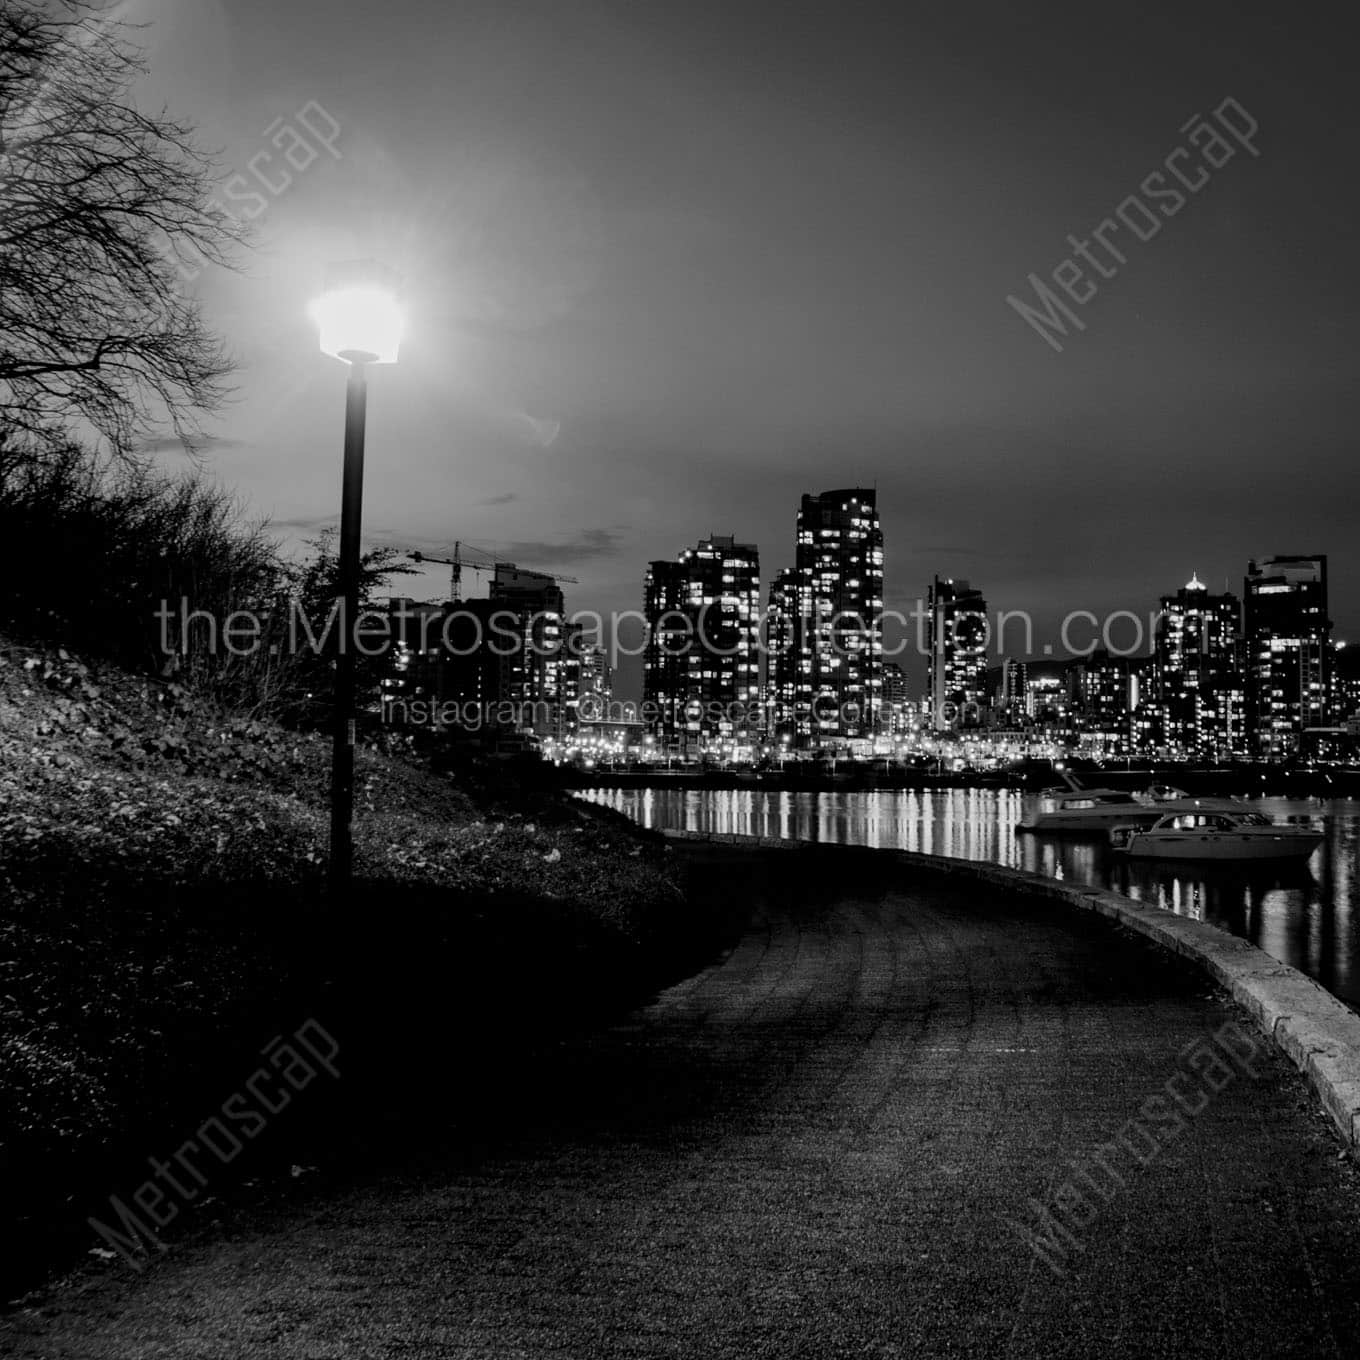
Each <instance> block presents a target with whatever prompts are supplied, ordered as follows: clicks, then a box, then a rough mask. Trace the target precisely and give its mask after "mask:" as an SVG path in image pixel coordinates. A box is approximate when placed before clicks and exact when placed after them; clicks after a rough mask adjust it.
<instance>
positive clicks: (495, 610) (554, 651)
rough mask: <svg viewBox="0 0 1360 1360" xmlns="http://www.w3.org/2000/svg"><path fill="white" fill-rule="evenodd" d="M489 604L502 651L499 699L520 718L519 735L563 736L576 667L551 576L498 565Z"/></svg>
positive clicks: (573, 693)
mask: <svg viewBox="0 0 1360 1360" xmlns="http://www.w3.org/2000/svg"><path fill="white" fill-rule="evenodd" d="M490 604H491V613H492V621H493V624H494V627H495V630H496V634H495V637H493V639H492V642H493V644H494V646H495V647H496V648H497V649H498V650H500V651H501V661H502V667H501V679H500V687H501V698H502V700H506V701H508V702H509V703H510V704H511V705H512V706H513V708H514V710H515V711H516V712H518V713H520V714H522V715H523V716H522V717H521V718H519V719H518V720H517V721H516V724H515V725H516V726H517V727H519V728H520V730H522V731H527V732H533V733H534V734H535V735H536V736H540V737H548V736H552V737H556V736H560V735H561V726H562V712H563V705H564V701H565V700H566V699H567V698H568V697H571V698H575V696H576V695H577V694H578V693H579V684H578V685H573V684H572V683H571V674H569V670H570V672H571V673H574V674H575V675H576V676H578V677H579V667H578V666H575V665H572V666H570V667H569V666H568V663H569V662H571V661H572V660H573V658H571V657H570V655H569V653H568V651H567V649H566V648H565V647H564V645H563V643H564V639H565V629H564V614H565V605H564V602H563V599H562V587H561V586H559V585H558V584H557V581H556V579H555V578H554V577H552V576H548V575H545V574H543V573H542V572H537V571H524V570H521V569H520V568H518V567H516V566H515V564H514V563H513V562H498V563H497V564H496V569H495V572H494V574H493V575H492V578H491V590H490Z"/></svg>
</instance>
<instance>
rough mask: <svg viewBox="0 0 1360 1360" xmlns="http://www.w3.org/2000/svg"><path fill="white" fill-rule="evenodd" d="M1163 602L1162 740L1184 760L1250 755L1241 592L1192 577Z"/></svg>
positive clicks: (1158, 696) (1155, 680)
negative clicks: (1210, 586)
mask: <svg viewBox="0 0 1360 1360" xmlns="http://www.w3.org/2000/svg"><path fill="white" fill-rule="evenodd" d="M1161 605H1162V608H1161V613H1160V614H1159V616H1158V619H1157V633H1156V640H1155V645H1154V653H1153V655H1154V658H1155V659H1154V662H1153V674H1152V686H1153V694H1152V696H1151V701H1152V703H1153V705H1154V706H1155V708H1156V720H1155V725H1154V729H1153V730H1154V731H1155V734H1156V736H1155V741H1156V744H1157V745H1158V746H1160V747H1161V748H1162V750H1163V752H1164V754H1166V755H1169V756H1171V757H1173V758H1177V759H1189V760H1227V759H1230V758H1232V757H1233V756H1240V755H1245V754H1246V704H1245V692H1244V682H1243V678H1242V672H1241V667H1240V664H1239V661H1240V653H1241V648H1240V641H1239V639H1240V634H1241V623H1242V609H1241V604H1240V603H1239V601H1238V599H1237V596H1236V595H1230V594H1227V593H1224V594H1222V595H1217V594H1214V593H1213V592H1211V591H1210V590H1209V589H1208V588H1207V587H1206V586H1205V585H1204V584H1203V583H1202V582H1201V581H1200V579H1199V577H1198V576H1194V575H1192V576H1191V578H1190V580H1189V581H1188V582H1187V583H1186V584H1185V585H1184V586H1182V587H1181V589H1180V590H1178V591H1177V592H1176V594H1174V595H1163V596H1162V600H1161Z"/></svg>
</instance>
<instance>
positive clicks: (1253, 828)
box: [1110, 810, 1323, 860]
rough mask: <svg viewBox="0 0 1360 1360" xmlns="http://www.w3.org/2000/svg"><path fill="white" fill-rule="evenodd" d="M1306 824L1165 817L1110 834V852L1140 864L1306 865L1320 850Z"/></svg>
mask: <svg viewBox="0 0 1360 1360" xmlns="http://www.w3.org/2000/svg"><path fill="white" fill-rule="evenodd" d="M1322 840H1323V836H1322V832H1321V831H1319V830H1318V829H1317V827H1315V826H1314V825H1313V824H1312V823H1311V822H1309V821H1307V819H1303V820H1302V821H1291V822H1289V823H1286V824H1279V823H1276V822H1272V821H1271V820H1270V818H1269V817H1267V816H1265V815H1264V814H1262V813H1259V812H1240V811H1239V812H1214V811H1208V812H1206V811H1202V810H1201V811H1194V812H1184V811H1182V812H1167V813H1164V814H1163V815H1162V816H1161V817H1159V818H1158V819H1157V820H1156V821H1155V822H1154V823H1153V824H1152V825H1151V826H1147V825H1146V824H1144V823H1143V822H1141V821H1139V822H1134V823H1124V824H1122V825H1119V826H1114V827H1111V828H1110V848H1111V849H1112V850H1113V851H1114V852H1115V853H1116V854H1120V855H1130V856H1138V857H1141V858H1145V859H1200V860H1260V859H1271V860H1280V859H1306V858H1307V857H1308V856H1309V855H1311V854H1312V853H1313V851H1314V850H1316V849H1317V848H1318V846H1319V845H1321V844H1322Z"/></svg>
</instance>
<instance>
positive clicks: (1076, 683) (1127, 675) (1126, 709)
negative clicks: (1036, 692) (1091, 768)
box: [1067, 648, 1138, 755]
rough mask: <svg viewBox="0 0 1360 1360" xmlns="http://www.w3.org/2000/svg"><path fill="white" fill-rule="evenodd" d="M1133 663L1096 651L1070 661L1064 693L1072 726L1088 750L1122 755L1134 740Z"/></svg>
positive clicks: (1135, 684) (1135, 690) (1135, 698)
mask: <svg viewBox="0 0 1360 1360" xmlns="http://www.w3.org/2000/svg"><path fill="white" fill-rule="evenodd" d="M1136 666H1137V661H1136V659H1135V658H1134V657H1128V656H1114V655H1112V654H1111V653H1110V652H1109V651H1108V650H1106V649H1104V648H1100V649H1098V650H1096V651H1094V652H1092V653H1091V654H1090V655H1089V656H1083V657H1080V658H1078V659H1077V660H1075V661H1073V662H1072V663H1071V664H1070V666H1069V667H1068V672H1067V692H1068V699H1069V701H1070V704H1071V711H1072V715H1073V718H1074V720H1075V723H1076V726H1077V727H1078V729H1079V731H1080V732H1081V734H1082V737H1083V741H1084V744H1085V745H1086V746H1087V747H1088V748H1089V749H1094V750H1097V751H1100V752H1103V753H1104V754H1107V755H1125V754H1127V753H1128V752H1129V751H1130V749H1131V748H1132V743H1133V739H1134V723H1133V711H1134V708H1135V706H1136V704H1137V702H1138V682H1137V670H1136Z"/></svg>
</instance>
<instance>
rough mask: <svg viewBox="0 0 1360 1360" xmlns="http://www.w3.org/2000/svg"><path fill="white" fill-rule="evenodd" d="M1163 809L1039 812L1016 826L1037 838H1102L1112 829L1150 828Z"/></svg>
mask: <svg viewBox="0 0 1360 1360" xmlns="http://www.w3.org/2000/svg"><path fill="white" fill-rule="evenodd" d="M1162 815H1163V814H1162V809H1160V808H1147V809H1145V810H1142V811H1140V810H1139V809H1138V808H1136V807H1135V808H1127V807H1121V808H1110V809H1108V810H1106V809H1104V808H1102V809H1099V810H1095V809H1092V810H1090V811H1085V812H1040V813H1036V814H1035V815H1034V816H1032V817H1026V818H1025V819H1024V820H1023V821H1021V822H1018V823H1016V827H1015V829H1016V830H1017V831H1025V832H1028V833H1030V834H1031V835H1039V836H1105V835H1108V834H1109V831H1110V828H1111V827H1115V826H1151V825H1152V824H1153V823H1154V822H1155V821H1157V819H1158V818H1159V817H1161V816H1162Z"/></svg>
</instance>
